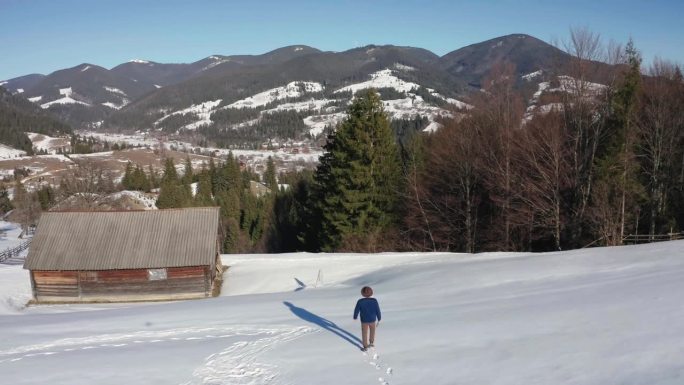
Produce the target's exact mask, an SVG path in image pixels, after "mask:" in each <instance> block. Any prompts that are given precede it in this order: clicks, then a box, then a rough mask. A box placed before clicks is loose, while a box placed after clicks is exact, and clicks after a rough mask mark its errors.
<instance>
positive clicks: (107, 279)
mask: <svg viewBox="0 0 684 385" xmlns="http://www.w3.org/2000/svg"><path fill="white" fill-rule="evenodd" d="M165 270H166V271H165V272H166V278H165V279H163V278H162V279H154V277H152V278H151V277H150V274H149V273H148V269H127V270H100V271H32V272H31V278H32V282H33V286H34V295H35V298H36V300H38V301H39V302H49V301H74V302H79V301H83V302H93V301H137V300H163V299H181V298H201V297H209V296H210V295H211V286H212V282H211V281H212V279H211V276H212V271H211V267H210V266H193V267H170V268H166V269H165Z"/></svg>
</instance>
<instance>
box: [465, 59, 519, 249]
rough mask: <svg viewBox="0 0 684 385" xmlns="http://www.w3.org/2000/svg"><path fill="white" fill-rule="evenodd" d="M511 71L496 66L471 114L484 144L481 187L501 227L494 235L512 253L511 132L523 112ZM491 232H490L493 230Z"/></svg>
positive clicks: (507, 65) (508, 67)
mask: <svg viewBox="0 0 684 385" xmlns="http://www.w3.org/2000/svg"><path fill="white" fill-rule="evenodd" d="M515 80H516V74H515V67H514V66H513V65H512V64H511V63H497V64H495V65H494V67H493V68H492V70H491V71H490V75H489V76H488V77H487V78H486V79H485V81H484V91H485V92H483V93H481V94H480V95H478V96H477V97H475V98H474V100H473V103H474V106H475V108H474V110H473V112H472V119H471V122H472V125H473V128H471V129H475V130H477V131H478V132H480V135H481V136H482V137H483V138H485V140H486V141H487V146H485V147H483V150H484V151H485V152H484V155H485V156H484V157H481V159H482V163H481V164H480V165H479V166H478V167H480V168H481V169H482V172H483V174H484V176H485V178H484V183H485V185H486V187H487V189H488V192H489V198H490V199H491V200H492V201H493V202H494V203H495V204H496V205H497V207H498V211H499V214H500V221H501V226H500V227H497V228H496V229H498V230H499V233H500V234H498V235H494V237H493V238H494V239H496V240H498V242H497V243H499V244H500V246H499V247H498V249H500V250H515V249H518V248H519V246H516V245H515V243H516V242H515V241H514V239H513V238H514V237H513V234H514V218H513V216H514V212H515V211H516V208H515V207H514V206H515V202H514V197H515V196H516V195H517V194H516V193H515V190H516V189H517V188H518V186H519V182H517V181H516V170H514V168H513V148H514V140H515V132H516V131H518V130H519V129H520V127H521V124H522V117H523V113H524V111H525V109H524V104H523V101H522V98H521V97H520V95H519V93H518V92H517V91H515V90H514V86H515ZM496 229H492V230H496Z"/></svg>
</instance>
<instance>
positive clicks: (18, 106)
mask: <svg viewBox="0 0 684 385" xmlns="http://www.w3.org/2000/svg"><path fill="white" fill-rule="evenodd" d="M27 132H34V133H40V134H46V135H59V134H64V133H70V132H71V127H69V126H68V125H66V124H64V123H62V122H61V121H59V120H58V119H56V118H55V117H54V116H52V115H51V114H50V113H48V112H45V111H43V110H41V109H40V108H39V107H38V106H36V105H34V104H33V103H31V102H29V101H28V100H26V99H24V98H23V97H22V96H21V95H12V94H11V93H10V92H8V91H7V90H5V89H4V88H2V87H0V143H2V144H4V145H7V146H11V147H13V148H15V149H18V150H21V151H24V152H26V153H32V152H33V145H32V143H31V140H30V139H29V137H28V135H27V134H26V133H27Z"/></svg>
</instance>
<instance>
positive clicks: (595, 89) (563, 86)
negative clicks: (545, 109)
mask: <svg viewBox="0 0 684 385" xmlns="http://www.w3.org/2000/svg"><path fill="white" fill-rule="evenodd" d="M558 81H559V82H560V86H559V87H557V88H553V89H549V92H554V91H559V92H576V91H577V90H578V89H579V90H581V91H588V92H589V93H590V94H593V95H597V94H599V93H600V92H602V91H603V90H605V89H606V88H607V86H606V85H603V84H599V83H593V82H589V81H586V80H579V79H575V78H573V77H572V76H567V75H561V76H559V77H558Z"/></svg>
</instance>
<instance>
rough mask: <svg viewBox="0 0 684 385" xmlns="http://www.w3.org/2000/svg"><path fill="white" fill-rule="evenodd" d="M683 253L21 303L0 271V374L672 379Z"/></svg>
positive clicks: (516, 260)
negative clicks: (364, 329) (197, 293)
mask: <svg viewBox="0 0 684 385" xmlns="http://www.w3.org/2000/svg"><path fill="white" fill-rule="evenodd" d="M683 250H684V243H683V242H682V241H675V242H666V243H659V244H651V245H641V246H628V247H615V248H596V249H585V250H578V251H569V252H556V253H547V254H516V253H493V254H478V255H464V254H420V253H418V254H412V253H407V254H396V253H390V254H375V255H366V254H327V255H326V254H320V255H316V254H283V255H224V256H223V262H224V264H226V265H230V267H231V268H230V269H229V270H228V272H227V277H226V283H225V284H224V287H223V293H222V296H221V297H219V298H214V299H208V300H197V301H184V302H173V303H148V304H134V305H132V304H113V305H104V304H103V305H92V304H89V305H69V306H66V305H61V306H60V305H55V306H36V307H29V308H22V307H21V304H22V303H23V302H24V301H26V300H27V299H28V298H29V297H30V283H29V280H28V274H27V272H26V271H23V270H22V269H21V267H20V266H3V265H0V285H1V288H2V290H0V293H2V294H1V295H2V299H1V300H0V314H1V315H0V326H1V328H0V336H1V337H2V338H0V369H1V370H2V372H3V378H4V379H5V380H6V381H8V382H11V383H13V384H33V383H51V384H92V383H99V384H121V383H136V382H139V381H140V379H141V378H144V379H145V381H146V382H150V383H153V382H154V383H184V384H207V383H211V384H271V385H279V384H301V385H304V384H344V385H355V384H435V385H439V384H444V385H447V384H455V383H486V384H495V385H518V384H521V383H541V384H577V383H581V384H587V385H603V384H607V383H609V384H617V383H635V384H637V383H638V384H653V385H660V384H662V385H665V384H671V385H674V384H677V383H678V382H679V380H680V379H681V375H682V366H681V364H680V361H681V360H680V354H679V352H680V351H681V343H680V342H679V341H680V338H679V336H680V335H682V333H684V323H682V322H677V321H678V320H681V319H684V318H683V317H684V311H683V310H682V307H681V299H680V295H679V293H680V292H681V290H682V282H684V281H683V280H682V278H683V277H684V258H682V257H684V252H683ZM298 281H299V282H301V284H300V283H298ZM363 285H371V286H373V288H374V289H375V296H376V297H377V298H378V300H379V302H380V305H381V307H382V310H383V319H382V322H381V324H380V326H379V328H378V336H377V349H376V351H375V352H373V353H371V354H369V355H363V354H362V353H360V352H359V350H358V347H357V346H356V344H357V343H358V342H357V341H356V336H357V335H358V334H359V331H358V329H359V327H358V324H357V322H358V321H354V320H352V319H351V315H352V310H353V306H354V303H355V301H356V299H357V298H358V296H359V294H358V291H359V288H360V287H361V286H363ZM375 354H377V357H374V355H375ZM636 363H638V364H636ZM84 365H86V366H89V367H98V368H99V369H98V370H92V371H83V370H82V368H83V367H84ZM36 367H40V368H43V369H42V370H40V371H36V370H35V368H36ZM492 368H496V370H492Z"/></svg>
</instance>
